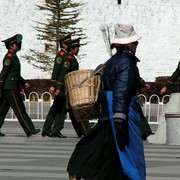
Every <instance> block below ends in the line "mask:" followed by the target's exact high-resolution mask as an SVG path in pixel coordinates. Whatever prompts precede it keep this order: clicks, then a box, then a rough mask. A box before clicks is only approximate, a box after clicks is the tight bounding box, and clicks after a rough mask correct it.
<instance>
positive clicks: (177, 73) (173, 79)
mask: <svg viewBox="0 0 180 180" xmlns="http://www.w3.org/2000/svg"><path fill="white" fill-rule="evenodd" d="M179 77H180V62H179V63H178V66H177V68H176V70H175V71H174V72H173V74H172V75H171V76H170V77H169V79H168V81H167V83H166V87H167V88H168V89H170V88H171V86H172V85H174V83H175V82H176V81H177V80H178V78H179Z"/></svg>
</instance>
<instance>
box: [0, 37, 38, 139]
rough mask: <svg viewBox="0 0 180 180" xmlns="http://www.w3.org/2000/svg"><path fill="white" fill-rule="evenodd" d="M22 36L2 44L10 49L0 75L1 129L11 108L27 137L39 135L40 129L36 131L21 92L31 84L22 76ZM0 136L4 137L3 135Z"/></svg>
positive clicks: (9, 39) (11, 38)
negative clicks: (19, 52)
mask: <svg viewBox="0 0 180 180" xmlns="http://www.w3.org/2000/svg"><path fill="white" fill-rule="evenodd" d="M22 38H23V37H22V35H21V34H16V35H14V36H12V37H10V38H8V39H6V40H3V41H2V42H4V43H5V46H6V48H7V49H8V52H7V54H6V55H5V57H4V59H3V68H2V71H1V73H0V91H1V93H0V94H1V97H0V128H1V127H2V125H3V123H4V119H5V117H6V114H7V113H8V111H9V108H10V107H11V108H12V109H13V111H14V113H15V115H16V117H17V119H18V121H19V123H20V124H21V126H22V128H23V129H24V132H25V133H26V135H27V137H29V136H31V135H34V134H37V133H39V132H40V129H35V127H34V124H33V122H32V120H31V118H30V117H29V116H28V114H27V113H26V109H25V105H24V103H23V99H22V97H21V94H20V92H21V90H22V89H23V88H28V87H29V84H28V83H26V82H25V80H24V79H23V78H22V76H21V66H20V61H19V58H18V56H17V55H16V53H17V51H20V50H21V43H22ZM0 136H4V134H3V133H1V134H0Z"/></svg>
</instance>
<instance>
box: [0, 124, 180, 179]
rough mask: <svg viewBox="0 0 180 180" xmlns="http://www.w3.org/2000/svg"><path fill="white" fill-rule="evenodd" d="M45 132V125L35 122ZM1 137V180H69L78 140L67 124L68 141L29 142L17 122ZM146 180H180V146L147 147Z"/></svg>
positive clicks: (40, 139)
mask: <svg viewBox="0 0 180 180" xmlns="http://www.w3.org/2000/svg"><path fill="white" fill-rule="evenodd" d="M35 124H36V127H39V128H42V123H37V122H35ZM2 131H3V132H5V133H6V136H5V137H0V180H56V179H57V180H68V175H67V172H66V167H67V163H68V159H69V157H70V155H71V153H72V151H73V149H74V146H75V144H76V143H77V142H78V140H79V139H78V138H76V135H75V133H74V130H73V129H72V126H71V124H70V123H68V122H66V123H65V129H64V130H63V134H65V135H67V136H68V138H66V139H56V138H47V137H46V138H43V137H42V136H41V134H38V135H35V136H32V137H29V138H27V137H26V136H25V134H24V133H23V131H22V129H21V127H20V126H19V124H18V122H5V124H4V126H3V128H2ZM144 147H145V156H146V165H147V180H179V179H180V146H167V145H156V144H149V143H148V142H145V143H144Z"/></svg>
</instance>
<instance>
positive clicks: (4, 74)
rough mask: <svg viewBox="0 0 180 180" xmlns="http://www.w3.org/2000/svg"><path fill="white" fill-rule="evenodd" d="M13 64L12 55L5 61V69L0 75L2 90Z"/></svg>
mask: <svg viewBox="0 0 180 180" xmlns="http://www.w3.org/2000/svg"><path fill="white" fill-rule="evenodd" d="M11 63H12V56H11V55H6V56H5V58H4V60H3V69H2V71H1V73H0V89H1V88H2V86H3V83H4V81H5V79H6V77H7V75H8V73H9V71H10V68H11Z"/></svg>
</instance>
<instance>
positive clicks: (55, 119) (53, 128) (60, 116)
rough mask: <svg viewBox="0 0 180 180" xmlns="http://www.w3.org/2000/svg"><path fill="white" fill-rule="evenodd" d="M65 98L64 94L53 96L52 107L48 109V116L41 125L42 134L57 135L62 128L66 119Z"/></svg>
mask: <svg viewBox="0 0 180 180" xmlns="http://www.w3.org/2000/svg"><path fill="white" fill-rule="evenodd" d="M66 114H67V110H66V96H65V94H64V93H61V94H59V95H58V96H55V98H54V102H53V105H52V106H51V107H50V109H49V112H48V115H47V117H46V120H45V122H44V125H43V130H42V132H43V133H52V134H53V135H57V134H59V131H61V130H62V129H63V128H64V121H65V118H66Z"/></svg>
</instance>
